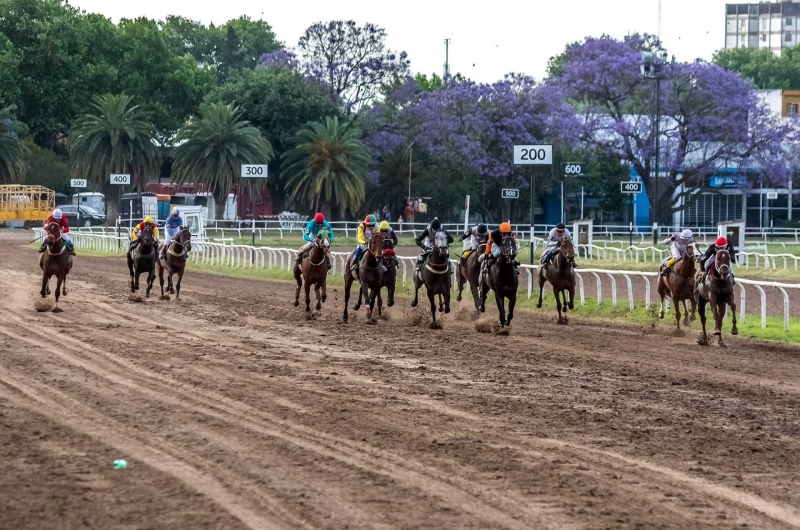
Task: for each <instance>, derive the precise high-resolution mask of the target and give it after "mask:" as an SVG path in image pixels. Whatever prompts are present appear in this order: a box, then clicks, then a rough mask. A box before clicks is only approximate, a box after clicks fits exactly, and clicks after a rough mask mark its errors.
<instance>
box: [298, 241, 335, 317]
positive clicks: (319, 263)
mask: <svg viewBox="0 0 800 530" xmlns="http://www.w3.org/2000/svg"><path fill="white" fill-rule="evenodd" d="M330 237H331V235H330V232H329V231H328V229H327V228H323V229H322V230H320V231H319V233H318V234H317V237H316V238H315V239H314V244H313V245H312V246H311V249H310V250H309V251H308V252H306V254H305V256H304V257H303V261H302V263H295V264H294V280H295V281H296V282H297V289H296V290H295V292H294V306H295V307H297V306H299V305H300V289H301V288H302V287H303V280H305V288H306V312H309V311H311V286H312V285H313V286H314V292H315V293H316V295H317V305H316V306H315V307H316V309H317V311H319V310H320V309H322V302H324V301H325V300H327V299H328V291H327V280H328V251H329V250H330V248H331V241H330ZM320 290H322V294H320Z"/></svg>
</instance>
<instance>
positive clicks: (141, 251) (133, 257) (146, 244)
mask: <svg viewBox="0 0 800 530" xmlns="http://www.w3.org/2000/svg"><path fill="white" fill-rule="evenodd" d="M154 241H155V240H154V238H153V226H152V225H146V226H145V227H144V229H142V235H141V236H140V237H139V243H138V244H137V245H136V246H135V247H134V248H133V249H129V250H128V254H127V258H128V270H129V271H130V273H131V293H135V292H136V291H138V290H139V276H140V275H141V274H142V273H144V272H146V273H147V291H146V294H145V297H146V298H150V291H151V290H152V289H153V281H154V280H155V279H156V261H158V250H157V249H155V248H154V245H153V242H154Z"/></svg>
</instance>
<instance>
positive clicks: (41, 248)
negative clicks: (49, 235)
mask: <svg viewBox="0 0 800 530" xmlns="http://www.w3.org/2000/svg"><path fill="white" fill-rule="evenodd" d="M45 250H47V243H42V246H41V247H39V254H41V253H42V252H44V251H45Z"/></svg>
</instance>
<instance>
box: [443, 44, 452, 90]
mask: <svg viewBox="0 0 800 530" xmlns="http://www.w3.org/2000/svg"><path fill="white" fill-rule="evenodd" d="M449 78H450V39H444V75H443V76H442V81H447V80H448V79H449Z"/></svg>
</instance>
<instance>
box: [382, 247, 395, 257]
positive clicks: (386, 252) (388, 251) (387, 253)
mask: <svg viewBox="0 0 800 530" xmlns="http://www.w3.org/2000/svg"><path fill="white" fill-rule="evenodd" d="M383 255H384V256H390V257H391V256H394V250H393V249H391V248H385V249H383Z"/></svg>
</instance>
